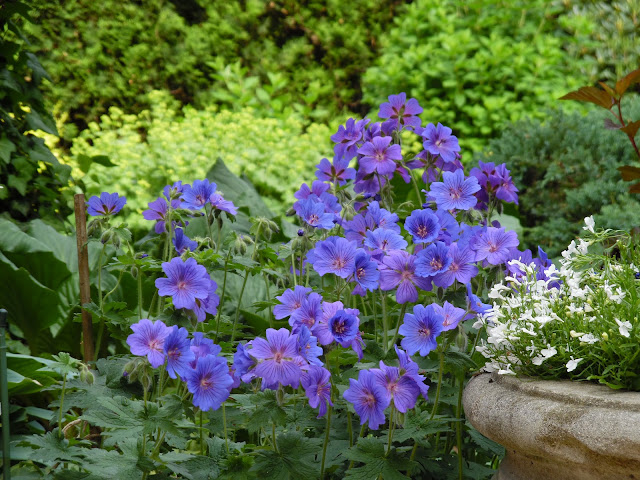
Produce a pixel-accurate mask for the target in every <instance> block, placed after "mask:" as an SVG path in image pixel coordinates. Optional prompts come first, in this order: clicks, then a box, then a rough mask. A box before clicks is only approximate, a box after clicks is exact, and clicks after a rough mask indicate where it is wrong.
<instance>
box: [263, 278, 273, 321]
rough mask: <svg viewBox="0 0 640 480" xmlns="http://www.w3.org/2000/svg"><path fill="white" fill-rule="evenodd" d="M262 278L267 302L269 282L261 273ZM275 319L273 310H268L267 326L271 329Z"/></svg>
mask: <svg viewBox="0 0 640 480" xmlns="http://www.w3.org/2000/svg"><path fill="white" fill-rule="evenodd" d="M262 278H264V286H265V288H266V289H267V301H268V300H269V299H270V298H269V280H268V279H267V274H266V273H264V271H263V272H262ZM274 321H275V319H274V318H273V309H271V308H269V326H270V327H271V328H273V322H274Z"/></svg>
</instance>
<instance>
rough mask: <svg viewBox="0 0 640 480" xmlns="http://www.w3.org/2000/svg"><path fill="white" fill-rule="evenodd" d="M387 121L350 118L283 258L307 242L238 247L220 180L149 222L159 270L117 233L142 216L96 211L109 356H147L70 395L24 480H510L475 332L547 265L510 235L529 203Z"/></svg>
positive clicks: (404, 106) (501, 175) (506, 182)
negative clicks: (511, 283)
mask: <svg viewBox="0 0 640 480" xmlns="http://www.w3.org/2000/svg"><path fill="white" fill-rule="evenodd" d="M388 100H389V101H388V102H385V103H384V104H382V105H381V107H380V111H379V116H380V118H382V119H383V120H384V121H383V122H376V123H371V122H370V121H369V120H367V119H364V120H356V119H353V118H350V119H348V120H347V121H346V122H345V124H344V125H340V126H339V128H338V130H337V132H335V134H334V135H332V137H331V139H332V141H333V143H334V149H333V158H332V160H329V159H327V158H324V159H322V160H321V162H320V163H319V164H318V165H317V169H316V172H315V173H316V180H315V181H313V182H311V184H310V185H309V184H306V183H304V184H302V186H301V187H300V188H299V189H298V191H297V192H295V195H294V197H295V199H296V202H295V203H294V205H293V208H292V209H291V214H292V216H293V215H295V217H296V219H297V222H298V223H299V225H300V226H299V227H298V228H297V229H293V232H292V235H293V236H292V238H291V239H290V240H289V241H288V242H287V243H286V244H273V243H271V240H272V239H273V238H275V236H276V235H278V230H279V228H283V229H285V228H288V229H289V230H291V228H290V227H286V226H285V223H281V224H280V227H278V225H277V224H276V223H275V222H274V221H272V220H270V219H268V218H264V217H253V218H252V219H251V227H250V231H249V233H248V234H246V233H244V234H241V233H239V232H238V231H234V229H235V228H236V227H237V225H236V222H234V219H237V221H238V222H240V218H239V217H240V213H241V212H240V208H238V206H237V205H236V204H235V202H234V201H230V200H229V198H230V197H227V196H222V195H221V193H220V189H219V187H218V185H217V183H216V182H217V181H218V179H217V178H216V176H215V175H213V174H212V175H210V178H206V179H203V180H196V181H194V182H192V183H190V184H184V183H182V182H175V183H173V184H170V185H167V186H166V187H165V188H164V189H163V194H162V195H161V196H160V197H158V198H157V199H156V200H154V201H152V202H150V203H149V204H148V209H147V210H145V211H144V212H143V216H144V218H145V219H146V220H147V221H153V222H155V224H154V233H155V234H154V235H152V236H150V237H149V238H148V239H146V240H145V242H144V243H142V244H141V245H144V246H145V250H144V253H143V252H141V251H138V252H136V251H135V250H134V247H133V245H132V244H131V236H130V233H129V232H128V230H127V229H126V228H125V226H124V225H122V224H119V225H117V224H116V223H115V219H116V218H117V217H118V215H120V213H119V212H120V211H121V209H122V208H123V206H125V204H127V205H128V200H125V199H124V198H123V197H122V196H121V195H119V194H117V193H107V192H103V193H102V194H101V195H100V196H94V197H92V198H90V199H89V201H88V213H89V214H90V215H92V216H93V217H94V219H93V220H92V222H91V223H90V224H89V230H90V231H92V232H93V233H94V235H96V236H97V237H98V238H99V239H100V240H99V241H97V243H98V244H99V245H102V251H101V253H100V256H99V261H98V272H97V274H98V277H99V280H98V283H97V285H98V291H97V300H96V301H95V302H94V303H91V304H86V305H84V308H86V309H88V310H90V311H91V312H92V313H93V315H94V318H95V322H96V323H97V325H98V335H97V337H96V349H95V350H96V353H97V354H98V353H100V352H102V353H104V352H105V351H112V352H122V347H123V344H126V345H128V347H129V349H130V353H126V354H117V355H112V356H110V357H109V358H106V359H104V358H103V359H100V360H98V362H97V364H96V365H97V371H95V372H89V373H85V374H84V376H83V378H80V376H78V378H75V379H72V378H70V377H69V379H67V377H66V376H65V377H64V378H63V381H62V384H61V385H60V384H58V385H57V389H59V390H60V397H59V399H58V400H57V401H56V402H54V403H53V404H52V405H53V406H54V407H55V408H56V410H57V415H56V421H57V428H56V429H54V430H53V431H52V432H48V433H46V434H44V435H39V436H38V435H36V436H26V437H23V441H22V445H23V446H24V447H26V448H28V449H30V450H29V457H28V458H29V460H30V461H29V462H25V463H23V464H21V465H20V466H19V470H20V472H21V473H24V474H29V472H32V473H33V474H46V475H51V476H54V477H56V476H57V477H59V478H62V477H63V476H64V475H69V474H71V473H70V472H75V473H74V474H78V475H85V476H87V475H88V476H87V478H103V477H100V475H110V476H118V477H121V476H123V475H125V474H126V475H134V472H135V473H137V474H138V475H140V474H142V475H143V477H144V478H147V477H149V476H150V475H151V473H152V472H153V473H154V475H158V474H167V475H177V476H179V477H184V478H196V477H198V472H199V471H202V470H203V469H204V470H206V471H212V472H216V473H215V475H216V476H220V477H222V478H238V477H245V478H247V477H249V478H251V477H254V476H256V475H257V474H260V475H266V474H268V475H270V476H272V478H290V477H295V478H299V477H301V476H306V477H312V478H317V477H320V478H345V477H346V478H371V477H372V476H374V477H376V476H379V475H381V476H382V477H383V478H406V476H407V475H420V476H421V477H422V478H434V479H435V478H448V477H451V478H459V479H462V478H484V477H486V476H487V475H490V474H492V469H491V466H492V464H493V462H495V460H496V459H497V458H498V457H499V455H500V448H499V447H496V446H495V445H493V444H492V443H491V442H489V441H488V440H486V439H484V438H483V437H482V436H480V435H479V434H478V433H477V432H475V431H474V430H473V429H471V428H470V427H469V426H468V425H465V424H464V419H463V416H462V403H461V401H462V391H463V388H464V384H465V380H466V378H467V375H468V374H469V372H470V371H471V369H473V368H474V366H475V363H474V361H473V360H472V359H471V357H470V356H469V352H470V350H471V348H472V347H473V345H475V343H476V342H477V340H478V336H477V334H476V335H474V336H473V337H472V336H471V335H472V334H473V333H474V332H473V330H472V329H471V326H470V325H469V320H472V319H474V318H476V316H477V314H478V313H480V312H484V311H486V310H487V309H488V308H489V305H486V304H484V303H483V302H482V300H481V299H480V298H479V297H478V296H477V295H478V294H482V293H483V292H485V291H486V289H487V286H488V285H490V284H491V283H492V282H493V281H494V279H495V278H500V277H502V276H503V275H504V274H505V272H506V270H505V269H506V265H507V262H508V261H509V260H511V259H513V258H516V259H521V258H524V257H527V256H529V257H530V255H531V253H530V252H520V251H519V250H518V249H517V248H516V247H517V246H518V243H519V242H518V238H517V236H516V234H515V233H514V232H512V231H507V230H506V229H505V228H503V227H501V226H500V225H499V223H497V222H496V221H495V220H493V216H494V214H495V213H496V212H499V211H501V208H502V204H503V203H504V202H507V203H509V202H517V201H518V197H517V188H516V187H515V186H514V184H513V182H512V180H511V177H510V174H509V171H508V170H507V168H506V166H505V165H494V164H490V163H486V164H480V165H479V166H478V167H476V168H474V169H472V170H471V172H470V173H469V174H465V172H464V168H463V166H462V164H461V163H460V155H459V152H460V146H459V144H458V140H457V137H455V136H454V135H452V133H453V132H452V130H451V129H450V128H448V127H446V126H443V125H441V124H437V125H433V124H428V125H427V126H426V127H424V128H423V127H422V126H421V122H420V120H419V118H418V115H419V114H420V113H421V112H422V107H421V106H420V105H419V104H418V102H417V101H416V100H415V99H413V98H410V99H407V97H406V95H405V94H404V93H402V94H399V95H392V96H390V97H389V99H388ZM406 135H410V136H416V137H417V140H418V142H419V143H420V144H421V146H422V149H421V150H420V152H418V153H417V154H416V155H409V154H407V153H406V150H404V147H403V145H402V141H401V140H402V138H404V137H405V136H406ZM352 165H353V166H352ZM212 173H214V172H212ZM225 192H226V190H225ZM402 192H404V193H402ZM492 220H493V221H492ZM107 248H113V249H115V254H114V255H112V256H111V257H109V256H108V255H107V254H106V252H107ZM541 259H542V260H541V262H542V263H543V264H544V265H545V266H546V265H547V263H546V261H545V257H544V254H543V253H541ZM103 272H104V273H106V272H110V273H112V274H114V275H116V276H117V277H118V280H117V281H118V284H119V283H120V282H121V280H122V278H123V277H125V276H133V278H135V280H136V281H137V289H136V290H137V293H138V302H137V304H133V305H131V308H130V309H129V308H128V307H129V305H127V304H126V303H125V302H114V301H113V300H112V299H111V298H109V297H110V296H111V295H112V293H113V291H115V289H116V287H117V285H116V287H113V288H111V290H109V291H106V290H104V289H103V288H102V285H103V282H102V281H101V280H100V277H101V276H102V274H103ZM234 280H235V283H236V285H235V286H234ZM149 281H152V282H153V284H154V286H155V288H154V289H153V290H152V292H153V293H152V295H151V297H152V298H151V300H150V301H149V298H145V292H144V288H143V285H144V284H145V282H149ZM238 282H239V284H240V286H239V288H237V287H238ZM260 283H262V284H263V285H264V288H263V289H262V290H257V289H255V287H256V285H259V284H260ZM274 297H275V300H274ZM247 302H248V303H247ZM260 310H264V311H265V312H264V314H263V315H259V312H260ZM107 332H108V335H107ZM91 340H92V339H84V341H85V342H86V341H91ZM89 360H91V359H89ZM316 417H317V418H316ZM354 420H356V422H357V424H359V425H360V433H359V435H358V434H357V430H355V428H354V424H353V421H354ZM97 446H101V447H102V448H91V447H97Z"/></svg>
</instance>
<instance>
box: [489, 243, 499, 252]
mask: <svg viewBox="0 0 640 480" xmlns="http://www.w3.org/2000/svg"><path fill="white" fill-rule="evenodd" d="M489 251H490V252H491V253H495V252H497V251H498V246H497V245H496V244H495V243H490V244H489Z"/></svg>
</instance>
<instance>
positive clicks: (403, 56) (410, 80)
mask: <svg viewBox="0 0 640 480" xmlns="http://www.w3.org/2000/svg"><path fill="white" fill-rule="evenodd" d="M465 3H467V5H466V6H461V5H462V3H461V2H455V1H453V0H447V1H439V0H419V1H416V2H414V3H413V4H412V5H411V6H409V7H408V10H407V12H406V14H405V15H403V16H398V17H396V19H395V20H394V27H393V29H391V30H390V31H389V32H388V34H386V35H383V37H382V38H381V39H380V43H381V48H382V52H383V54H382V55H381V56H380V57H379V58H378V60H377V62H376V66H375V67H371V68H369V69H368V70H367V72H366V74H365V75H364V79H363V91H364V101H365V102H367V103H369V104H370V105H376V104H378V103H380V102H382V101H384V100H385V98H386V97H387V96H388V95H389V94H390V93H396V92H401V91H405V92H407V95H408V96H411V97H415V98H423V99H426V100H425V101H423V102H421V104H423V107H424V109H425V111H424V113H423V114H422V115H421V117H422V118H423V119H424V120H425V121H429V122H434V123H435V122H441V123H443V124H445V125H447V126H449V127H451V128H453V130H454V134H456V135H457V136H458V137H459V138H460V143H461V145H462V146H463V149H471V150H474V151H475V150H478V149H479V148H480V147H481V146H482V145H483V144H484V143H485V142H486V140H487V139H488V138H492V137H495V136H497V135H498V134H499V133H500V131H501V129H502V126H503V125H504V124H506V123H507V122H509V121H515V120H518V119H520V118H523V117H524V116H526V115H533V116H535V117H538V118H540V117H541V115H542V112H543V111H544V109H543V108H541V107H542V106H545V105H550V104H553V103H554V102H555V99H557V98H558V97H559V96H560V95H562V94H563V93H565V92H566V91H568V90H570V89H571V88H572V87H575V86H577V85H578V83H577V82H576V80H575V76H576V75H577V72H578V71H579V69H578V66H579V65H580V62H581V61H580V60H579V59H576V58H572V57H569V56H568V55H567V53H566V51H564V50H563V39H562V38H561V37H560V36H559V35H558V33H559V32H558V29H559V26H558V25H557V22H556V21H555V17H554V14H556V13H557V11H556V10H555V9H553V8H552V7H551V6H549V3H548V2H546V1H542V0H538V1H534V2H530V1H527V2H524V1H515V2H513V1H495V0H479V1H474V2H465ZM578 78H579V77H578Z"/></svg>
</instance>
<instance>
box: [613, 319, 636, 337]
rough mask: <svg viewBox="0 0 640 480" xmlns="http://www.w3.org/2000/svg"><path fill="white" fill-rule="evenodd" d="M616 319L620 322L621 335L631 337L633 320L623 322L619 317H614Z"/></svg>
mask: <svg viewBox="0 0 640 480" xmlns="http://www.w3.org/2000/svg"><path fill="white" fill-rule="evenodd" d="M614 320H615V321H616V323H617V324H618V329H619V330H620V335H622V336H623V337H627V338H629V330H630V329H631V328H632V327H631V322H629V321H624V322H621V321H620V320H618V319H617V318H614Z"/></svg>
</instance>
